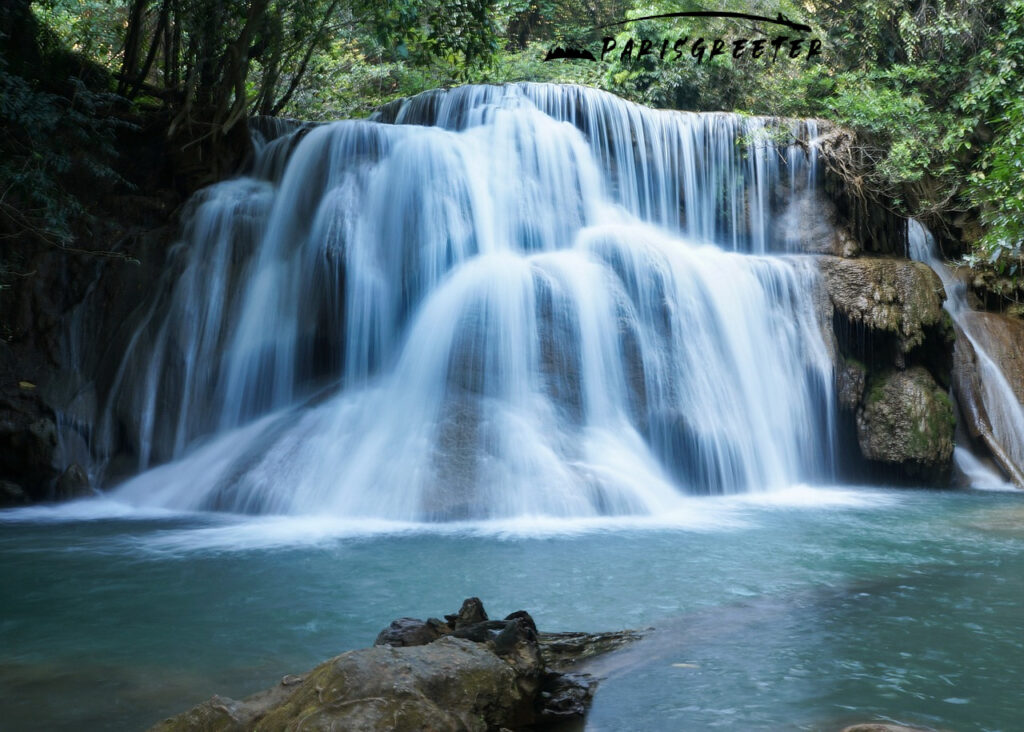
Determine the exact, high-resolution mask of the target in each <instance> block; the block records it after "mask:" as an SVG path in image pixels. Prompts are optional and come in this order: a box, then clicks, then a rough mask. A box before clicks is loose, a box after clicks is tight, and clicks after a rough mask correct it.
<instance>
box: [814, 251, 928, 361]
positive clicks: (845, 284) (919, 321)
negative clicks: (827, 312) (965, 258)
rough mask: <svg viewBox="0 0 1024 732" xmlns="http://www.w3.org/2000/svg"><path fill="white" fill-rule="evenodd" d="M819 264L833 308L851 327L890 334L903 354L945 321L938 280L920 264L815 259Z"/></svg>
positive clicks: (872, 260)
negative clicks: (855, 326) (932, 328)
mask: <svg viewBox="0 0 1024 732" xmlns="http://www.w3.org/2000/svg"><path fill="white" fill-rule="evenodd" d="M819 268H820V270H821V273H822V275H823V276H824V280H825V286H826V289H827V290H828V294H829V297H830V298H831V300H832V305H833V307H834V308H835V310H836V311H837V312H838V313H839V314H841V315H842V316H843V317H844V318H845V319H846V320H847V321H848V322H850V323H852V324H854V325H857V326H860V327H863V328H865V329H866V330H869V331H875V332H881V333H886V334H890V335H892V336H893V337H895V339H896V342H897V344H898V346H899V350H900V352H902V353H907V352H909V351H910V350H912V349H913V348H915V347H917V346H919V345H921V344H922V343H923V342H924V340H925V335H926V329H927V328H929V327H933V326H941V325H942V323H943V322H944V319H945V312H944V311H943V309H942V301H943V300H944V299H945V297H946V293H945V290H944V289H943V286H942V281H941V280H940V279H939V276H938V275H937V274H935V272H933V271H932V269H931V268H930V267H929V266H928V265H926V264H924V263H922V262H911V261H909V260H899V259H883V258H877V257H862V258H859V259H840V258H838V257H820V258H819Z"/></svg>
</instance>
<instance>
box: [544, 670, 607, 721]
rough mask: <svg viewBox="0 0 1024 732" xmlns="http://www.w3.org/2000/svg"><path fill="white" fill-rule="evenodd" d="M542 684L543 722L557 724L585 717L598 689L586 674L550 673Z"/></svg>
mask: <svg viewBox="0 0 1024 732" xmlns="http://www.w3.org/2000/svg"><path fill="white" fill-rule="evenodd" d="M541 683H542V685H541V691H540V701H541V713H540V717H541V720H542V721H544V722H556V723H557V722H561V721H564V720H571V719H579V718H581V717H583V716H584V715H585V714H586V713H587V708H588V707H589V706H590V702H591V700H592V699H593V698H594V690H595V687H596V684H594V682H593V679H591V678H590V677H589V676H586V675H584V674H558V673H548V674H545V675H544V678H543V679H542V682H541Z"/></svg>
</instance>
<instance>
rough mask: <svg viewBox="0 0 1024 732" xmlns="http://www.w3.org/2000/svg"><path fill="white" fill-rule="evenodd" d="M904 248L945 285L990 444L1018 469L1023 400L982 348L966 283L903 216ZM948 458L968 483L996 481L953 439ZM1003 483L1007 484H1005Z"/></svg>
mask: <svg viewBox="0 0 1024 732" xmlns="http://www.w3.org/2000/svg"><path fill="white" fill-rule="evenodd" d="M908 244H909V247H910V250H909V254H910V257H911V258H912V259H916V260H918V261H920V262H924V263H926V264H927V265H928V266H929V267H931V268H932V269H933V270H935V273H936V274H938V275H939V279H941V280H942V284H943V286H944V287H945V290H946V301H945V308H946V310H947V312H949V314H950V317H952V318H953V321H954V322H955V323H956V324H957V326H958V327H959V328H960V332H961V333H963V335H964V336H965V337H966V338H967V340H968V341H969V342H970V344H971V347H972V348H973V350H974V352H975V354H976V355H977V364H978V380H979V383H980V385H981V390H982V393H981V394H980V395H979V396H980V398H981V400H982V402H983V404H984V405H985V412H986V415H987V418H988V422H989V424H990V426H991V429H992V439H993V440H994V441H995V443H996V444H995V445H994V447H995V448H996V449H998V450H999V451H1000V452H1001V453H1002V455H1003V458H1004V459H1005V460H1007V461H1008V462H1009V463H1011V464H1012V466H1013V467H1015V468H1016V470H1017V471H1024V405H1022V404H1021V403H1020V401H1018V399H1017V395H1016V394H1015V393H1014V390H1013V387H1012V386H1010V383H1009V382H1008V381H1007V379H1006V375H1005V374H1004V373H1003V371H1002V369H1001V368H999V365H998V364H997V363H996V362H995V360H994V359H993V358H992V357H991V356H990V355H989V353H988V352H987V351H986V349H985V347H984V345H983V343H982V342H981V339H980V334H979V333H978V332H977V328H978V327H979V323H977V322H976V321H975V320H974V319H972V318H971V316H970V313H971V312H972V311H971V308H970V305H969V304H968V302H967V287H966V285H965V283H964V282H963V281H961V280H960V279H958V278H957V277H956V276H955V275H954V273H953V272H951V271H950V270H949V268H948V267H947V266H946V265H945V264H944V263H943V262H942V260H941V259H940V257H939V255H938V247H937V246H936V244H935V239H934V237H933V236H932V235H931V233H930V232H929V231H928V230H927V229H926V228H925V227H924V226H922V225H921V223H920V222H918V221H916V220H914V219H911V220H910V221H909V222H908ZM954 458H955V460H956V462H957V465H958V466H959V467H960V469H961V470H962V471H963V472H964V473H965V474H966V475H967V476H968V477H969V478H970V479H971V482H972V484H974V485H982V486H990V487H991V486H996V487H1001V486H1002V485H1003V484H1002V482H1001V478H1000V476H998V474H995V473H994V472H993V471H991V470H990V469H988V468H987V467H986V466H985V465H984V464H983V463H982V462H981V461H979V460H978V459H977V458H976V457H975V456H973V455H971V453H970V452H969V451H968V449H967V448H966V447H964V446H961V445H958V446H957V447H956V449H955V451H954ZM1007 485H1008V484H1007Z"/></svg>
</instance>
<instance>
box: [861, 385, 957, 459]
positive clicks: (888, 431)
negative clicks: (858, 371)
mask: <svg viewBox="0 0 1024 732" xmlns="http://www.w3.org/2000/svg"><path fill="white" fill-rule="evenodd" d="M955 424H956V421H955V418H954V416H953V405H952V402H950V400H949V397H948V396H947V395H946V393H945V391H944V390H943V389H941V388H940V387H939V385H938V384H936V383H935V380H934V379H933V378H932V376H931V374H929V373H928V372H927V371H926V370H925V369H923V368H921V367H920V366H915V367H913V368H910V369H907V370H906V371H896V370H893V371H888V372H884V373H881V374H877V375H874V376H872V377H871V380H870V381H869V382H868V386H867V394H866V396H865V398H864V405H863V407H861V409H860V410H858V412H857V440H858V442H859V444H860V448H861V452H862V453H863V454H864V457H866V458H867V459H869V460H874V461H878V462H882V463H888V464H890V465H896V466H899V467H901V468H903V469H904V470H905V471H906V472H907V473H908V474H910V475H918V476H931V475H936V474H942V473H944V472H946V471H947V470H948V468H949V464H950V459H951V458H952V456H953V427H954V426H955Z"/></svg>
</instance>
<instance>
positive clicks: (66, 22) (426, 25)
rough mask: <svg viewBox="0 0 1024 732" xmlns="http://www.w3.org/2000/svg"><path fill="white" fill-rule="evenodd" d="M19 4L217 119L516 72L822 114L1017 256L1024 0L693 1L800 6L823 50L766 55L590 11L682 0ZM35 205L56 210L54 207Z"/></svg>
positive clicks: (384, 96)
mask: <svg viewBox="0 0 1024 732" xmlns="http://www.w3.org/2000/svg"><path fill="white" fill-rule="evenodd" d="M34 7H35V12H36V13H37V15H38V16H39V17H40V18H43V19H44V20H45V22H46V24H47V25H48V26H49V27H50V28H52V29H53V31H54V32H55V33H56V36H55V37H56V38H58V39H59V40H60V41H62V42H63V43H64V44H66V45H68V46H69V47H71V48H73V49H77V50H78V51H79V52H80V53H81V54H83V55H84V56H87V57H89V58H91V59H95V60H97V61H99V62H100V63H102V64H104V65H105V66H106V67H107V68H108V69H110V70H111V71H113V72H117V73H119V74H120V80H119V89H120V91H122V92H124V93H125V94H127V95H128V96H131V97H133V98H135V99H137V100H139V101H141V100H144V99H145V100H147V101H148V102H149V103H153V102H159V103H160V104H162V105H165V106H169V107H171V108H172V109H173V108H177V109H179V110H184V112H183V114H182V115H181V116H182V117H183V118H190V115H197V114H198V115H199V116H200V117H202V116H203V115H205V117H203V119H204V120H205V121H204V122H203V124H207V125H210V124H212V125H213V126H214V127H215V126H216V125H217V124H219V125H225V126H230V124H231V123H233V120H236V119H237V118H238V117H239V116H240V115H243V114H245V113H250V112H259V113H264V114H287V115H290V116H299V117H305V118H310V119H330V118H338V117H350V116H363V115H366V114H368V113H369V112H371V111H372V110H373V109H374V108H376V107H378V106H380V105H381V104H383V103H386V102H388V101H390V100H392V99H394V98H396V97H401V96H408V95H411V94H415V93H418V92H420V91H424V90H426V89H430V88H435V87H441V86H450V85H453V84H457V83H465V82H490V83H502V82H508V81H520V80H534V81H556V82H570V83H582V84H588V85H591V86H596V87H600V88H604V89H608V90H610V91H613V92H615V93H617V94H619V95H621V96H624V97H626V98H628V99H632V100H635V101H638V102H643V103H646V104H650V105H653V106H658V107H669V108H677V109H694V110H711V109H730V110H737V111H742V112H747V113H753V114H774V115H787V116H819V117H828V118H831V119H833V120H835V121H837V122H839V123H841V124H844V125H847V126H849V127H852V128H853V129H854V130H856V132H857V136H858V138H857V146H858V147H857V150H858V154H859V155H860V163H859V164H860V165H861V166H862V167H861V168H860V169H859V170H857V171H854V173H855V174H856V175H857V177H858V180H859V184H860V185H863V186H864V189H865V190H866V191H868V193H870V194H871V195H874V196H876V197H877V198H879V199H882V200H885V201H887V202H888V203H889V205H892V206H895V207H896V208H898V209H899V210H901V211H902V212H903V213H906V214H910V215H920V216H924V217H926V218H929V220H932V221H936V220H942V221H951V220H953V219H955V218H958V217H959V218H960V219H962V218H963V217H965V216H966V217H968V218H971V217H973V218H975V219H977V220H978V221H980V222H981V224H982V228H981V230H980V234H979V235H977V236H975V239H976V240H972V241H970V242H968V246H972V247H974V248H973V249H972V250H971V251H970V252H969V258H970V260H971V261H973V262H976V263H980V262H992V263H993V264H994V266H996V267H997V268H999V269H1000V270H1002V271H1004V272H1007V273H1012V274H1016V273H1017V272H1019V271H1020V270H1021V269H1024V268H1022V267H1021V266H1020V264H1021V256H1022V241H1024V223H1022V222H1024V192H1022V189H1024V184H1022V182H1021V181H1022V174H1024V170H1022V167H1021V166H1022V165H1024V163H1022V160H1024V101H1022V98H1024V0H1005V1H1004V2H1000V3H990V2H988V0H914V1H913V2H908V1H907V0H830V2H829V3H814V4H813V5H812V4H810V3H807V2H804V1H803V0H720V1H719V2H716V3H715V4H714V6H713V8H711V7H710V6H707V7H705V6H701V7H700V9H714V10H719V11H723V10H732V11H737V12H746V13H754V14H758V15H765V16H771V17H774V16H775V15H776V14H778V13H782V14H784V15H786V16H788V17H790V18H792V19H794V20H800V21H803V22H807V23H809V24H810V25H811V26H812V28H813V33H812V35H813V36H815V37H818V38H820V39H821V40H822V41H823V49H822V51H823V55H822V56H820V57H818V58H817V59H814V60H806V59H797V60H791V59H783V60H782V61H780V62H778V63H768V62H764V61H761V60H753V59H751V58H749V57H748V58H745V59H744V58H740V59H733V58H731V57H730V55H729V54H728V53H726V54H723V55H721V56H718V57H716V58H714V59H709V58H704V59H702V60H701V61H700V62H698V61H697V60H696V59H694V58H693V57H691V56H690V55H689V49H690V44H692V42H693V41H694V40H695V39H697V38H704V39H705V41H706V42H707V43H710V42H711V39H714V38H717V37H722V38H726V39H735V38H742V37H747V38H754V37H764V36H767V37H772V36H775V35H778V34H785V33H787V32H788V31H784V30H780V29H779V28H778V27H776V26H770V25H764V24H758V23H752V22H749V21H743V20H735V19H708V18H702V19H675V20H657V21H643V22H636V23H631V24H629V25H628V26H616V27H611V28H602V27H601V26H605V25H606V24H609V23H617V22H619V21H621V20H623V19H625V18H627V17H633V18H635V17H640V16H646V15H654V14H659V13H666V12H672V11H677V10H680V9H697V8H698V6H690V5H686V4H685V3H684V4H681V3H679V2H677V0H455V1H454V2H442V0H394V1H393V2H386V3H381V2H374V1H372V0H349V1H347V2H342V1H341V0H219V2H216V3H212V2H209V1H208V0H37V2H36V3H35V5H34ZM133 34H134V35H133ZM605 35H611V36H613V37H614V38H615V40H616V43H617V49H616V50H615V51H614V52H612V54H610V55H609V57H608V58H607V59H606V60H605V61H603V62H599V63H592V62H585V61H572V60H561V61H554V62H548V63H545V62H543V61H542V59H543V57H544V54H545V53H546V52H547V51H548V50H549V49H551V48H552V47H554V46H556V45H562V46H566V47H574V48H588V49H591V50H592V51H595V52H598V53H599V52H600V49H601V38H602V36H605ZM645 37H646V38H651V39H664V38H668V39H670V41H674V40H675V39H676V38H687V39H688V43H687V45H686V47H685V55H684V56H683V57H682V58H681V59H679V60H673V61H669V60H665V59H658V58H657V57H656V55H651V56H647V57H644V58H643V59H638V58H637V57H636V56H635V55H634V56H632V57H623V56H621V51H622V50H623V49H624V48H625V46H626V44H627V43H628V41H629V39H630V38H635V39H640V38H645ZM2 83H3V84H4V86H3V89H2V91H3V94H4V99H3V100H2V101H0V105H2V107H0V108H2V109H3V110H4V111H3V114H4V115H6V116H7V117H10V118H12V119H13V118H18V119H33V118H32V115H33V114H35V115H37V116H38V117H39V118H40V119H41V120H42V121H37V122H33V124H37V125H38V126H39V127H40V128H42V129H51V130H52V129H53V125H59V124H61V123H58V122H56V121H54V117H55V114H56V113H55V110H56V109H57V107H56V106H54V105H57V102H56V101H55V100H53V99H48V98H46V97H34V96H32V94H34V93H36V92H34V91H33V90H31V89H29V90H26V89H25V88H23V87H21V86H19V85H18V83H17V81H14V80H12V79H11V77H10V76H9V75H8V76H7V77H5V78H4V79H3V80H2ZM210 109H213V110H214V111H210ZM33 110H35V111H34V112H33ZM47 125H49V127H48V126H47ZM197 129H205V128H204V127H202V126H199V127H198V128H197ZM43 157H44V158H45V160H46V162H45V164H44V163H40V162H36V163H31V164H29V165H27V166H26V167H24V169H23V170H22V169H21V168H18V169H17V170H15V168H16V167H17V164H16V161H17V160H19V159H20V158H17V157H14V158H9V159H6V160H4V161H3V162H2V163H0V164H2V165H3V166H5V167H4V172H6V173H9V174H11V175H14V178H13V180H14V181H15V185H16V186H21V187H22V189H24V190H25V191H27V190H28V187H29V183H28V181H29V179H30V178H31V177H32V176H37V177H38V176H50V179H51V180H52V179H53V176H55V175H56V176H59V175H60V174H61V173H60V170H61V169H62V166H66V165H68V164H69V163H68V161H66V160H64V159H63V158H62V156H61V154H60V153H59V151H53V154H52V155H50V154H47V155H44V156H43ZM24 162H25V161H24V160H22V163H24ZM19 176H20V177H19ZM44 189H45V186H44ZM25 195H29V194H27V193H26V194H25ZM33 206H35V207H36V208H35V209H33V210H39V211H40V212H45V213H44V214H43V215H45V216H47V217H58V211H57V209H58V208H59V207H52V206H51V207H49V208H47V205H46V203H45V202H44V201H35V203H34V204H33ZM54 220H56V218H55V219H54ZM57 228H59V227H57ZM969 229H970V227H968V230H969ZM55 230H56V229H55ZM965 231H967V230H965Z"/></svg>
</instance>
